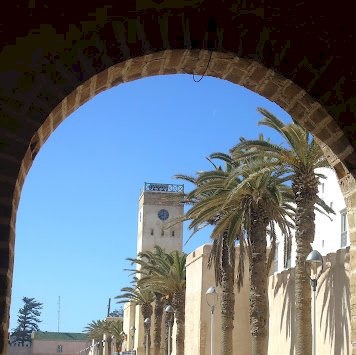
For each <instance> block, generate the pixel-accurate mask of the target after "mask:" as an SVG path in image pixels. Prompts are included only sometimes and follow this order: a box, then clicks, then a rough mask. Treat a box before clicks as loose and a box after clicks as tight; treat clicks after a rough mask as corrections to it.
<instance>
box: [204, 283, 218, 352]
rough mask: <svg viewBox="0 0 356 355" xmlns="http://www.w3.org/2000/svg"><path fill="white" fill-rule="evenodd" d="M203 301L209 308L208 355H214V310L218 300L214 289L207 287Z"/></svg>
mask: <svg viewBox="0 0 356 355" xmlns="http://www.w3.org/2000/svg"><path fill="white" fill-rule="evenodd" d="M205 300H206V303H207V304H208V306H209V307H210V355H214V334H213V333H214V310H215V306H216V302H217V300H218V294H217V292H216V288H215V287H213V286H212V287H209V288H208V289H207V291H206V293H205Z"/></svg>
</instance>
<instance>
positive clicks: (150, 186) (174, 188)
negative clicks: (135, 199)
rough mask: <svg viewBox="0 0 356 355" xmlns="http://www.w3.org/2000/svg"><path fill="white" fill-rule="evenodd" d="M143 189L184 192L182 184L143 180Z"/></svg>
mask: <svg viewBox="0 0 356 355" xmlns="http://www.w3.org/2000/svg"><path fill="white" fill-rule="evenodd" d="M143 191H150V192H173V193H184V185H177V184H158V183H154V182H145V186H144V188H143Z"/></svg>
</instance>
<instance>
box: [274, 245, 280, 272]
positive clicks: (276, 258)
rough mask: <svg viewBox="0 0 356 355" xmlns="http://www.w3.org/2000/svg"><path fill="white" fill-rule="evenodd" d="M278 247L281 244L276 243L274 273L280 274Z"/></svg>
mask: <svg viewBox="0 0 356 355" xmlns="http://www.w3.org/2000/svg"><path fill="white" fill-rule="evenodd" d="M278 246H279V243H276V250H275V251H274V272H278Z"/></svg>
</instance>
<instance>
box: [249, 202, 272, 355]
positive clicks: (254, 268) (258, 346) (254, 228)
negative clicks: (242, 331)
mask: <svg viewBox="0 0 356 355" xmlns="http://www.w3.org/2000/svg"><path fill="white" fill-rule="evenodd" d="M263 215H264V214H263V210H262V209H258V210H257V211H256V213H254V212H252V213H251V230H250V233H251V235H250V240H251V259H250V260H249V261H250V263H249V266H250V332H251V336H252V355H265V354H267V328H268V323H267V322H268V319H267V313H268V296H267V275H268V271H267V270H266V268H267V241H266V227H267V223H268V220H266V219H265V218H264V217H263Z"/></svg>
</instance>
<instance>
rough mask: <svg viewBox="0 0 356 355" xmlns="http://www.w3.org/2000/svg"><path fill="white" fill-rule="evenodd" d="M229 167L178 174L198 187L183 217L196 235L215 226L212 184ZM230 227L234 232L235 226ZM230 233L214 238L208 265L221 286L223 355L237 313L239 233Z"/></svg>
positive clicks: (229, 344)
mask: <svg viewBox="0 0 356 355" xmlns="http://www.w3.org/2000/svg"><path fill="white" fill-rule="evenodd" d="M212 164H213V163H212ZM213 165H214V164H213ZM214 166H215V165H214ZM230 168H231V165H229V164H226V170H227V171H225V172H224V171H222V169H220V168H216V169H215V170H214V171H211V172H200V173H198V176H197V177H192V176H188V175H182V174H180V175H176V176H175V178H177V179H184V180H186V181H189V182H191V183H193V184H194V185H195V188H194V189H193V190H192V191H191V192H190V193H189V194H187V196H185V199H184V203H186V204H191V205H193V207H192V208H191V209H190V210H189V211H188V212H187V213H186V214H185V216H183V218H182V220H191V223H190V225H189V228H190V229H193V234H195V233H196V232H197V231H198V230H200V229H202V228H204V227H205V226H207V225H215V224H216V223H217V221H218V220H219V218H220V215H221V214H222V211H221V210H217V211H216V210H214V205H215V203H216V200H217V197H216V192H217V191H218V188H217V187H216V186H214V187H213V188H212V187H211V186H210V185H211V184H214V183H215V184H216V183H217V182H219V180H220V179H224V178H226V176H228V171H229V170H230ZM209 182H210V183H211V184H209ZM220 187H221V186H220ZM221 201H222V200H221ZM211 209H212V211H211V213H210V214H209V215H206V212H209V211H210V210H211ZM228 230H229V231H231V230H232V229H231V228H230V229H228ZM231 236H232V233H228V232H227V231H223V232H222V233H221V235H218V236H217V237H215V238H213V247H212V250H211V254H210V257H209V267H210V266H211V265H212V264H214V271H215V280H216V284H217V285H220V286H221V288H222V296H221V353H223V354H232V343H233V341H232V331H233V329H234V312H233V311H232V310H233V309H234V306H235V296H234V270H235V245H234V240H235V238H236V236H235V235H234V236H233V238H231ZM231 239H232V240H231Z"/></svg>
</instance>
